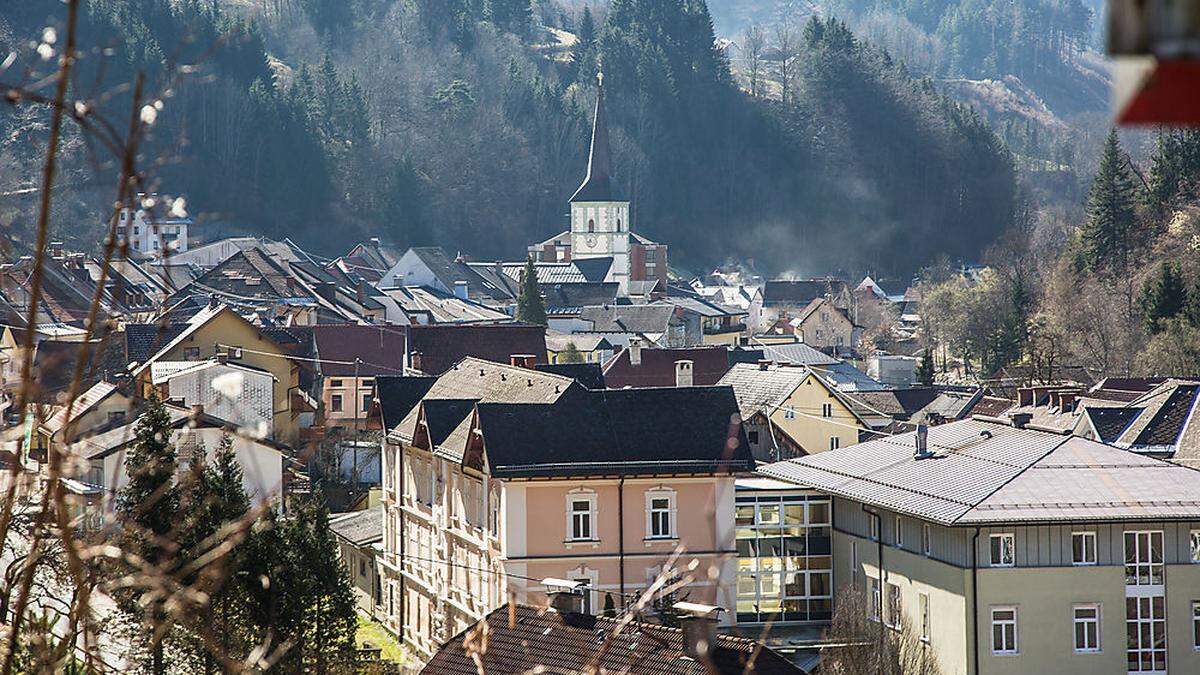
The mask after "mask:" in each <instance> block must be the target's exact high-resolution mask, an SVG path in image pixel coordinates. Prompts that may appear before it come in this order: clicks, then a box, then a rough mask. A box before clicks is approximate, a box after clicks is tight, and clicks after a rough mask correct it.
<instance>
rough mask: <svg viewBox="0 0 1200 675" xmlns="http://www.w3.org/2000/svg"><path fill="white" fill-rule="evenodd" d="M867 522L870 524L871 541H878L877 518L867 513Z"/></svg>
mask: <svg viewBox="0 0 1200 675" xmlns="http://www.w3.org/2000/svg"><path fill="white" fill-rule="evenodd" d="M867 521H868V522H869V523H870V528H871V529H870V535H871V541H879V516H877V515H875V514H873V513H868V514H867Z"/></svg>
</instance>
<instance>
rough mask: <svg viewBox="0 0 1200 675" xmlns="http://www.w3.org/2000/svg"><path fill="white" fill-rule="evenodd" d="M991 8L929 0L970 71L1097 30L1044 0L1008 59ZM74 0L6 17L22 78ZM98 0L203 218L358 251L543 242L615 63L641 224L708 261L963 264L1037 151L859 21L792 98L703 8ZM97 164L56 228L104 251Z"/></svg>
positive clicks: (70, 159) (1030, 59)
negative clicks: (1044, 9)
mask: <svg viewBox="0 0 1200 675" xmlns="http://www.w3.org/2000/svg"><path fill="white" fill-rule="evenodd" d="M967 4H969V3H965V2H963V3H959V2H950V0H945V1H938V2H924V3H916V2H909V3H905V5H906V8H905V12H906V15H907V14H912V21H914V22H916V23H918V24H920V25H925V26H932V25H933V23H932V22H936V26H937V30H938V31H943V32H944V31H950V33H948V34H959V33H961V35H962V39H961V41H960V42H961V44H960V47H959V48H958V52H961V54H962V56H961V58H959V59H958V62H957V63H959V65H954V66H952V67H953V68H954V69H956V70H955V72H958V71H962V72H963V73H964V74H967V73H968V71H969V70H970V69H971V68H975V67H976V66H977V65H978V64H980V63H986V62H988V61H989V59H991V60H995V59H1002V60H1005V61H1006V63H1008V62H1011V67H1012V68H1024V69H1030V70H1037V69H1039V68H1049V67H1052V65H1050V64H1051V62H1052V61H1054V59H1053V58H1052V56H1053V54H1054V53H1055V52H1056V50H1061V49H1063V46H1062V45H1063V44H1066V43H1069V42H1070V41H1073V40H1078V39H1081V38H1080V37H1079V35H1078V34H1079V32H1080V31H1084V30H1086V22H1084V23H1082V24H1081V23H1079V22H1078V21H1077V20H1076V19H1073V18H1071V17H1072V16H1073V15H1072V14H1071V11H1073V8H1074V7H1075V5H1077V4H1078V3H1045V2H1043V3H1041V4H1044V5H1047V6H1050V5H1053V6H1055V7H1059V6H1061V7H1062V8H1063V10H1062V11H1064V12H1066V15H1065V17H1064V18H1062V19H1061V22H1060V23H1061V25H1060V23H1055V24H1054V25H1055V26H1058V27H1057V28H1055V30H1054V31H1045V30H1042V29H1043V28H1045V26H1044V25H1038V24H1036V21H1038V20H1039V19H1038V18H1037V17H1038V16H1040V15H1036V16H1035V15H1030V16H1029V17H1027V18H1022V19H1021V21H1023V22H1028V23H1029V25H1038V30H1037V31H1035V32H1036V34H1037V36H1038V37H1037V40H1036V42H1037V45H1038V46H1037V48H1036V50H1035V51H1027V50H1024V49H1023V48H1022V49H1016V50H1014V49H1012V48H1011V47H1013V45H1014V43H1013V42H1012V41H1011V40H1005V41H1004V43H1005V44H1006V45H1007V46H1008V47H1009V48H1006V49H1007V51H1005V52H1004V53H1000V52H995V53H993V52H994V50H993V52H988V50H987V49H985V47H983V46H980V44H979V41H978V39H977V38H978V35H979V34H980V30H981V29H978V27H977V26H976V27H971V28H967V27H966V23H967V22H968V21H971V22H974V21H977V20H978V17H980V16H983V15H981V14H980V13H979V12H977V11H974V10H971V11H967V10H968V8H966V5H967ZM984 4H987V3H984ZM908 5H912V7H908ZM951 6H952V7H951ZM58 7H59V5H58V3H56V2H53V1H52V0H31V1H30V2H24V3H17V4H16V6H13V7H7V8H6V9H5V10H4V12H2V13H0V47H3V49H4V51H5V52H8V51H13V52H15V54H16V60H15V62H14V63H12V64H11V65H10V66H9V68H8V69H7V71H6V72H5V73H4V75H3V77H0V81H5V82H7V81H10V80H20V77H21V73H22V72H24V71H25V69H26V68H27V67H34V68H36V67H37V59H38V56H37V53H36V50H35V49H34V47H36V43H37V39H38V37H39V36H41V35H42V33H43V29H44V28H45V27H46V26H47V25H55V22H57V21H61V17H60V14H61V12H59V11H58ZM948 7H950V9H953V8H954V7H957V8H958V9H956V10H954V11H950V9H948ZM922 8H924V9H922ZM84 9H85V11H84V12H83V16H82V19H81V20H82V22H83V23H82V24H81V36H82V40H83V45H82V46H83V47H84V49H86V50H89V51H88V52H87V54H88V57H87V58H85V59H84V60H83V61H82V62H81V64H80V68H79V70H78V71H77V74H76V76H75V78H74V81H73V83H72V86H73V87H76V88H80V89H82V90H84V91H89V90H94V91H95V96H96V106H97V108H98V109H104V110H109V111H111V112H112V113H113V116H114V117H118V118H119V117H120V116H121V115H122V114H126V111H127V110H128V106H129V97H130V95H131V92H130V91H129V89H128V88H117V89H114V88H113V87H114V85H115V84H116V83H121V82H128V81H131V80H132V74H133V73H134V72H136V71H138V70H146V71H147V72H148V73H149V79H148V81H147V91H153V92H158V93H157V94H156V95H160V96H161V97H162V104H161V106H158V107H159V108H160V110H161V112H160V113H159V114H158V115H157V118H156V120H155V124H154V127H153V134H152V137H151V138H150V139H149V140H148V141H147V143H146V144H145V145H144V146H143V147H142V149H141V152H142V155H143V157H144V158H147V159H149V160H150V162H149V163H151V164H153V165H154V175H153V178H154V179H155V181H156V183H155V184H156V186H157V187H158V189H160V190H162V191H164V192H167V193H170V194H182V195H184V196H186V198H187V203H188V205H189V208H190V210H191V212H192V214H193V215H194V216H197V217H198V219H199V222H200V227H199V228H198V229H199V231H201V232H205V231H206V230H205V229H204V228H208V229H207V232H209V233H220V234H225V233H232V232H251V233H255V234H262V235H266V236H270V237H290V238H291V239H292V240H294V241H296V242H297V243H299V244H301V245H304V246H306V247H309V248H311V249H312V250H314V251H316V252H320V253H330V254H332V253H340V252H342V251H343V250H344V249H345V248H347V247H348V244H349V243H350V242H351V241H352V240H353V239H354V238H358V237H365V236H379V237H381V238H383V239H385V240H389V241H392V242H394V243H395V244H397V245H400V246H407V245H414V244H434V243H436V244H442V245H445V246H447V247H448V248H450V249H451V250H452V251H455V250H462V251H463V252H464V253H469V254H471V255H474V256H477V257H481V258H493V257H506V258H512V257H517V256H519V255H520V254H521V252H522V251H523V249H524V246H525V245H527V244H528V243H531V242H533V241H536V240H539V239H541V238H544V237H547V236H550V235H552V234H554V233H556V232H559V231H561V230H563V229H565V228H566V219H565V213H566V200H567V198H568V197H569V195H570V194H571V191H572V190H573V188H574V187H575V185H577V183H578V181H579V180H580V179H581V177H582V172H583V168H584V162H585V156H586V150H587V149H586V139H587V134H588V125H589V123H590V122H589V121H590V107H591V105H592V102H593V101H594V97H595V87H596V78H595V73H596V72H597V70H598V69H599V68H600V67H602V68H603V71H604V75H605V79H604V86H605V87H606V91H607V99H608V101H609V108H610V117H611V118H612V123H613V126H614V129H613V137H614V153H615V163H616V173H617V178H618V180H619V183H620V186H621V188H622V189H623V190H624V191H625V192H626V194H627V195H628V196H629V197H630V198H631V199H633V201H634V227H635V228H636V229H637V230H638V231H640V232H643V233H645V234H646V235H647V236H650V237H652V238H655V239H658V240H661V241H664V242H666V243H669V244H671V245H672V246H673V249H672V259H673V262H676V263H679V264H681V265H683V266H685V267H692V268H701V267H703V266H706V265H711V264H714V263H719V262H721V261H722V260H724V259H726V258H727V257H730V256H737V257H742V258H753V259H755V260H756V261H757V262H758V263H759V264H760V266H761V267H762V268H763V269H765V270H768V271H774V272H785V271H793V272H799V273H805V274H811V273H823V272H831V271H836V270H837V269H839V268H841V269H848V270H851V269H866V268H870V269H875V270H882V271H887V272H892V273H908V272H911V271H913V270H915V269H917V268H919V267H920V266H921V265H923V264H925V263H927V262H929V261H930V260H932V259H933V258H934V257H937V256H943V255H944V256H947V257H949V258H951V259H976V258H977V257H978V255H979V253H980V251H981V250H982V249H983V248H984V247H986V246H987V245H988V244H989V243H990V242H992V241H993V240H995V239H996V237H997V236H998V235H999V234H1000V233H1002V232H1003V231H1004V230H1005V229H1006V228H1008V227H1009V226H1010V225H1011V223H1012V221H1013V214H1014V212H1015V211H1016V210H1017V208H1018V205H1019V203H1020V202H1021V198H1020V196H1019V194H1018V193H1019V190H1018V188H1017V179H1016V170H1015V168H1014V160H1013V157H1012V155H1011V154H1010V152H1009V149H1008V146H1007V145H1006V144H1005V143H1004V142H1002V141H1001V139H1000V138H999V137H998V135H997V134H996V133H995V132H994V131H993V130H992V128H991V127H990V126H989V125H988V123H987V122H985V121H984V119H983V118H982V117H981V116H980V115H979V114H977V113H976V112H975V111H974V110H973V109H971V108H969V107H967V106H965V105H963V104H961V103H957V102H956V101H955V100H954V99H952V98H950V97H949V96H948V95H947V94H946V93H944V92H943V91H942V89H941V87H940V85H939V84H938V83H937V82H936V81H935V80H933V79H929V78H926V77H924V76H917V75H914V70H913V69H911V68H909V67H908V66H907V65H906V64H905V63H904V62H902V61H901V60H899V59H897V58H894V57H893V56H892V55H890V54H889V53H888V52H886V51H885V50H883V49H881V48H879V47H877V46H875V45H874V44H871V43H869V42H866V41H864V40H863V39H861V38H858V37H856V36H855V34H854V33H853V32H852V31H851V30H850V29H849V28H847V25H846V24H845V23H843V22H842V21H841V20H839V19H837V18H836V14H832V15H829V16H826V17H824V18H816V17H813V18H811V19H809V20H808V21H807V22H805V23H804V24H803V26H802V27H800V28H799V29H798V30H797V31H796V35H795V42H794V54H793V55H792V56H791V57H786V58H787V60H786V61H782V62H780V63H782V65H783V67H784V68H786V69H787V71H788V72H787V77H786V78H785V80H786V85H785V86H783V88H782V90H779V89H778V88H776V89H775V90H772V91H765V90H764V91H750V90H748V89H747V87H746V86H745V81H744V78H742V77H735V75H734V73H733V72H732V69H731V65H730V61H729V57H728V55H727V52H726V51H724V50H722V49H720V48H719V46H718V45H717V44H715V42H714V39H715V35H714V29H713V22H712V19H711V17H710V14H709V11H708V8H707V6H706V5H705V3H704V2H703V0H612V2H611V3H599V4H597V5H596V6H594V7H591V8H588V9H587V10H586V11H585V10H584V9H583V5H580V4H577V3H570V4H558V3H556V2H551V1H539V2H535V3H532V4H529V3H526V2H525V1H524V0H351V1H346V0H240V1H235V0H90V1H89V2H87V3H86V5H85V8H84ZM981 11H985V12H986V8H985V10H981ZM922 12H925V14H922ZM1055 16H1057V15H1055ZM955 17H957V18H955ZM1056 21H1057V19H1056ZM922 22H923V23H922ZM956 22H957V23H956ZM960 24H961V25H962V26H963V27H962V28H961V29H958V28H955V26H958V25H960ZM972 25H974V24H972ZM1022 25H1024V24H1022ZM1013 30H1016V29H1013ZM31 41H32V42H31ZM1021 44H1024V43H1021ZM1038 50H1040V51H1038ZM958 52H956V53H958ZM984 52H987V53H984ZM956 58H958V57H956ZM181 66H186V67H182V68H181ZM193 66H194V67H193ZM948 67H949V66H948ZM89 88H90V89H89ZM14 110H15V109H14V108H12V107H7V106H2V105H0V192H6V193H8V192H11V193H14V194H16V195H17V196H10V197H6V198H5V199H3V200H0V225H3V226H4V227H5V228H6V231H7V232H8V233H10V237H11V238H12V239H13V240H15V241H16V242H17V243H18V244H20V242H22V241H23V240H24V239H23V238H27V232H28V228H29V222H30V214H31V213H32V212H33V211H34V209H33V203H32V202H31V201H24V200H23V198H22V197H21V196H20V194H21V191H22V190H23V189H24V188H28V187H32V186H35V185H36V165H35V164H34V163H31V162H30V161H29V158H30V157H34V156H37V154H36V150H37V148H38V147H39V144H40V143H41V141H42V137H43V135H44V134H45V121H44V119H41V118H38V117H37V116H35V115H30V114H27V113H22V114H17V113H16V112H14ZM93 156H94V155H93V153H91V152H90V150H89V148H88V144H87V143H86V142H85V141H84V140H83V139H81V138H75V139H68V143H67V146H66V156H65V157H64V163H65V167H64V169H65V171H66V172H67V176H68V179H67V180H66V181H65V184H66V187H64V188H63V190H64V193H65V194H63V195H62V197H61V198H60V199H59V200H58V201H57V202H56V203H57V204H59V206H58V207H57V208H58V209H59V210H60V211H61V213H60V217H59V218H57V219H56V221H57V224H56V227H57V228H58V231H57V232H56V233H55V234H56V236H59V237H62V238H66V239H68V240H75V241H77V242H78V243H80V244H83V245H89V242H90V245H95V241H96V240H97V239H98V233H99V231H100V226H99V223H100V222H101V220H102V215H101V214H102V213H103V210H104V209H105V208H106V206H107V204H106V203H105V200H106V197H105V195H106V194H110V193H111V186H112V180H108V175H109V174H111V173H112V172H113V167H104V166H100V167H99V168H100V169H101V170H99V171H97V170H96V169H97V168H98V167H96V166H94V165H93V164H92V161H93V160H92V157H93ZM106 171H107V172H108V173H106Z"/></svg>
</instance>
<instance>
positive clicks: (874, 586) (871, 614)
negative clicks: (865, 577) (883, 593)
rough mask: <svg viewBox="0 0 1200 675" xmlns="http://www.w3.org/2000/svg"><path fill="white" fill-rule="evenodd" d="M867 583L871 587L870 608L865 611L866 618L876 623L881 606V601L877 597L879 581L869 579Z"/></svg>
mask: <svg viewBox="0 0 1200 675" xmlns="http://www.w3.org/2000/svg"><path fill="white" fill-rule="evenodd" d="M869 582H870V586H871V594H870V595H871V607H870V609H868V610H867V618H868V619H870V620H872V621H878V620H879V608H880V607H881V606H882V605H883V599H882V598H881V597H880V595H879V580H878V579H876V578H874V577H870V578H869Z"/></svg>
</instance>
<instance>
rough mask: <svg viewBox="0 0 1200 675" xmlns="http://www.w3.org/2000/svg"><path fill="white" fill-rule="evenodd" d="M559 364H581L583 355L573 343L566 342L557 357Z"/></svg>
mask: <svg viewBox="0 0 1200 675" xmlns="http://www.w3.org/2000/svg"><path fill="white" fill-rule="evenodd" d="M558 362H559V363H583V354H581V353H580V352H579V347H576V346H575V343H574V342H568V343H567V346H566V347H563V350H562V353H561V354H559V355H558Z"/></svg>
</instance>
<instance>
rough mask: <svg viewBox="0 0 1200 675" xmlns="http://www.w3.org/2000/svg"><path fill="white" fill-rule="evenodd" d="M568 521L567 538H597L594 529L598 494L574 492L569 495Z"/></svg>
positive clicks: (578, 539)
mask: <svg viewBox="0 0 1200 675" xmlns="http://www.w3.org/2000/svg"><path fill="white" fill-rule="evenodd" d="M567 502H568V515H569V516H570V518H569V521H568V528H569V529H568V530H567V539H568V540H571V541H591V540H593V539H595V538H596V537H595V532H594V531H593V527H594V522H595V513H596V495H595V494H594V493H582V494H581V493H574V494H571V495H568V496H567Z"/></svg>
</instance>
